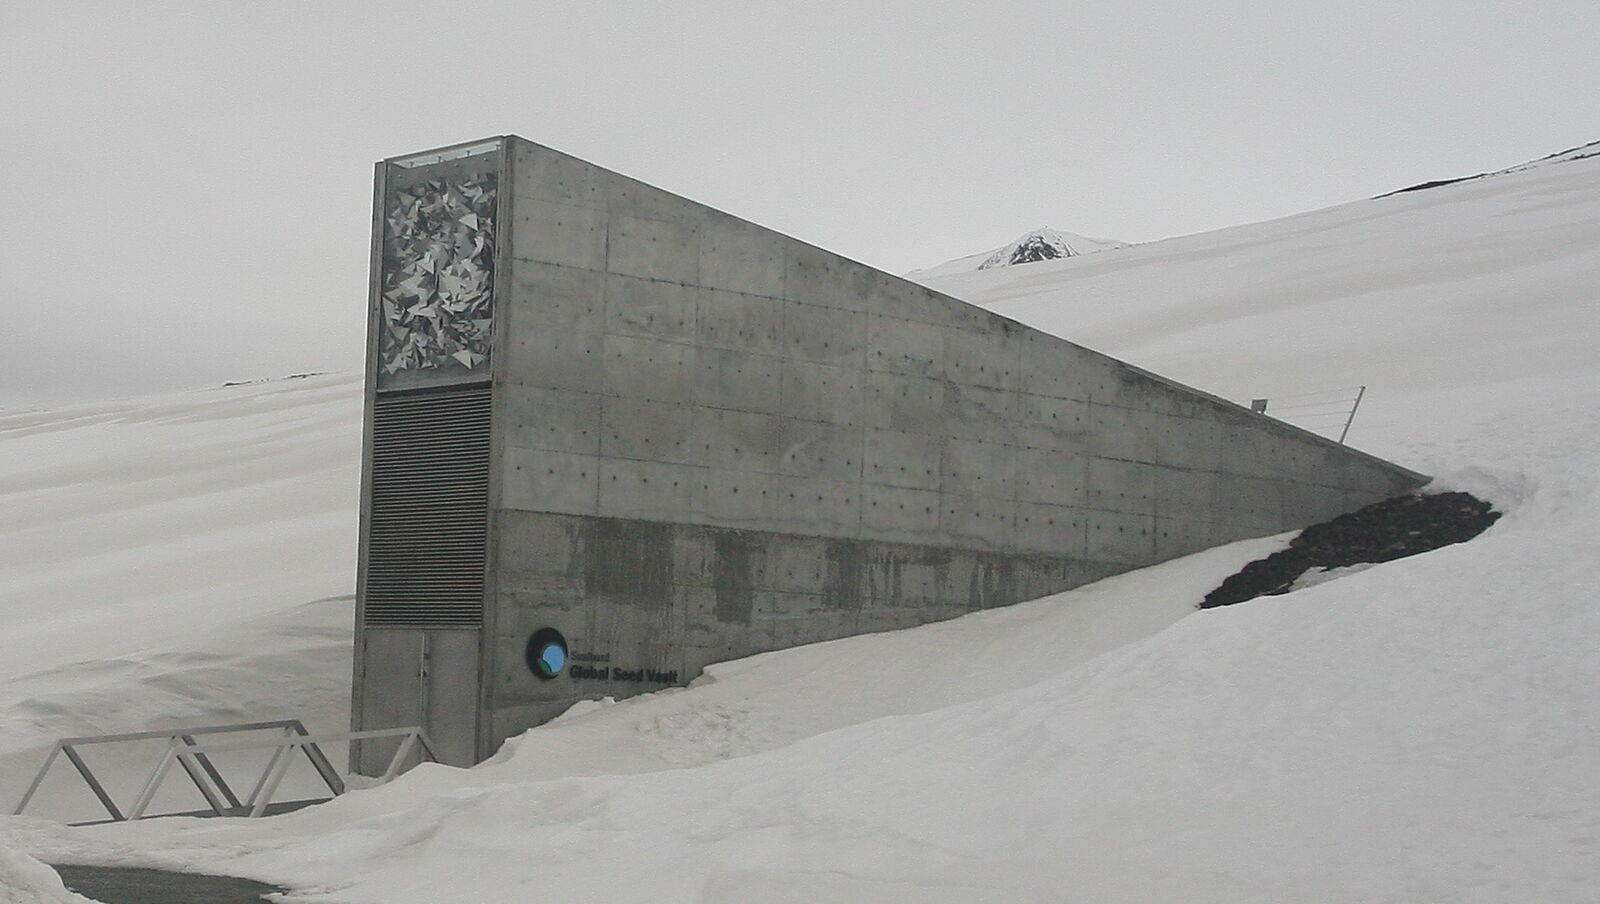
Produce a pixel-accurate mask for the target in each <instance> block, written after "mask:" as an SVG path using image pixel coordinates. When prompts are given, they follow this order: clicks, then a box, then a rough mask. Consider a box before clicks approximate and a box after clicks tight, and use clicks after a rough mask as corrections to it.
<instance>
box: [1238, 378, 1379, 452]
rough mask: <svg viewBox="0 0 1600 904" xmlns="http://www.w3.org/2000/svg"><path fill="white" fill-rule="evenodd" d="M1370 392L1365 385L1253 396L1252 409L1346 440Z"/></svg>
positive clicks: (1332, 437)
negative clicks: (1364, 398) (1365, 397)
mask: <svg viewBox="0 0 1600 904" xmlns="http://www.w3.org/2000/svg"><path fill="white" fill-rule="evenodd" d="M1366 394H1367V387H1365V386H1349V387H1343V388H1340V389H1323V390H1318V391H1317V392H1302V393H1296V394H1294V395H1283V396H1272V397H1270V398H1265V399H1252V400H1251V402H1250V407H1251V409H1253V410H1255V411H1257V412H1260V413H1262V414H1265V415H1268V416H1270V417H1274V418H1277V419H1278V420H1280V421H1284V422H1286V423H1290V424H1293V425H1295V426H1296V427H1300V428H1302V429H1305V430H1309V431H1311V432H1312V433H1316V434H1319V435H1321V436H1326V437H1327V438H1328V439H1331V440H1334V441H1335V442H1339V443H1343V442H1344V441H1345V437H1347V436H1349V435H1350V425H1351V424H1352V423H1354V422H1355V418H1356V410H1357V409H1359V408H1360V407H1361V399H1362V398H1363V397H1364V396H1365V395H1366Z"/></svg>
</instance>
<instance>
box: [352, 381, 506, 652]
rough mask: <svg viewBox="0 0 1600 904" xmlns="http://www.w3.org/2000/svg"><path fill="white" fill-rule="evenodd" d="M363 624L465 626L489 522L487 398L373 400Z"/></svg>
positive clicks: (473, 616)
mask: <svg viewBox="0 0 1600 904" xmlns="http://www.w3.org/2000/svg"><path fill="white" fill-rule="evenodd" d="M370 511H371V516H370V520H369V521H368V529H367V581H366V605H365V608H364V609H363V610H362V611H363V613H364V615H363V621H364V623H365V624H367V625H374V626H382V627H416V628H454V627H462V628H475V627H478V626H479V625H480V624H481V622H482V620H483V592H484V586H483V569H484V556H485V551H486V549H487V548H488V533H487V531H488V519H489V390H488V388H486V387H474V388H471V389H451V390H445V391H437V392H429V393H417V394H405V395H396V394H392V393H379V394H378V396H377V399H376V400H375V402H374V405H373V412H372V506H371V509H370Z"/></svg>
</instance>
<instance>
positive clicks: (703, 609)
mask: <svg viewBox="0 0 1600 904" xmlns="http://www.w3.org/2000/svg"><path fill="white" fill-rule="evenodd" d="M507 141H508V142H509V145H508V149H507V151H508V153H507V162H506V172H505V174H504V175H503V176H502V180H501V195H500V202H499V203H500V205H501V207H500V214H499V215H500V217H501V222H502V226H501V231H500V236H501V239H500V240H501V242H502V244H503V248H502V252H501V254H502V256H501V258H500V259H501V261H502V262H503V264H502V266H505V267H508V268H509V275H506V274H501V276H500V278H499V281H498V283H497V284H498V285H500V286H502V287H504V289H503V291H501V293H500V295H499V297H498V298H497V302H496V314H495V317H496V326H495V330H496V335H495V353H494V359H493V367H494V400H493V406H494V413H493V423H494V427H493V429H494V435H495V451H494V460H493V464H492V468H493V480H494V484H493V486H492V488H491V503H490V504H491V523H490V527H491V531H490V543H491V550H490V562H491V565H490V580H489V591H488V593H489V605H488V606H487V607H486V615H485V625H484V629H485V632H486V633H485V642H484V653H485V662H484V678H485V679H486V682H485V689H484V692H483V693H484V699H483V703H484V706H485V707H486V709H487V711H488V716H489V717H488V718H487V719H485V720H484V721H483V723H482V725H481V727H480V737H479V751H480V755H487V753H489V752H492V750H493V748H494V746H495V745H497V744H498V742H499V741H500V740H501V739H503V738H504V737H507V736H509V735H512V734H515V733H517V732H519V731H521V730H522V729H523V728H526V727H527V726H528V725H530V724H534V723H536V722H538V721H542V720H543V719H545V718H548V717H549V716H551V715H554V714H555V713H557V712H559V711H560V710H561V709H563V708H564V707H566V706H567V705H569V704H570V703H571V702H572V701H574V700H576V699H580V698H583V697H591V696H597V695H600V694H613V695H618V696H621V695H625V694H627V693H631V692H636V691H642V690H648V689H651V688H654V687H659V686H663V685H665V684H672V683H683V682H684V681H687V680H688V679H690V678H692V677H693V676H694V674H696V673H697V672H698V671H699V669H700V668H701V667H703V666H704V665H705V664H707V663H710V662H714V661H718V660H722V659H728V658H733V657H737V656H741V655H746V654H749V653H752V652H756V651H760V650H766V649H773V648H777V647H784V646H791V645H795V644H800V643H806V642H811V641H816V640H822V639H827V638H832V637H838V636H843V635H847V634H853V633H858V632H861V631H871V630H880V629H885V628H893V627H901V626H906V625H911V624H916V623H920V622H925V621H931V620H935V619H940V618H947V617H950V616H953V615H957V614H960V613H961V612H965V611H969V610H971V609H974V608H982V607H986V606H993V605H1005V604H1008V603H1013V602H1017V601H1020V600H1023V599H1028V598H1032V597H1037V596H1040V595H1043V594H1046V593H1050V592H1055V591H1059V590H1063V589H1067V588H1070V587H1073V586H1077V585H1079V584H1082V583H1085V582H1087V581H1091V580H1095V579H1097V578H1099V577H1103V576H1106V575H1109V574H1113V573H1116V572H1119V571H1123V570H1127V569H1131V568H1136V567H1139V566H1143V565H1148V564H1151V563H1153V562H1157V561H1161V560H1163V559H1167V558H1171V557H1173V556H1178V555H1182V554H1185V553H1189V552H1193V551H1196V550H1199V549H1202V548H1205V547H1208V546H1213V545H1216V544H1219V543H1224V542H1228V541H1232V540H1236V539H1241V538H1244V537H1250V536H1258V535H1263V534H1268V533H1273V532H1277V531H1281V530H1284V529H1289V528H1293V527H1298V526H1303V525H1305V524H1308V523H1312V522H1315V521H1318V520H1322V519H1325V518H1328V517H1330V516H1332V515H1335V514H1338V513H1340V512H1344V511H1348V510H1350V509H1353V508H1356V507H1358V506H1360V505H1363V504H1365V503H1368V502H1371V501H1374V500H1377V499H1380V498H1384V497H1387V496H1390V495H1393V494H1395V493H1397V492H1401V491H1405V490H1408V489H1410V488H1412V487H1415V486H1417V485H1418V484H1419V483H1420V478H1419V476H1418V475H1416V474H1414V473H1412V472H1409V471H1406V470H1404V469H1401V468H1398V467H1395V466H1393V465H1390V464H1388V463H1386V462H1383V461H1380V460H1378V459H1375V458H1372V457H1370V456H1367V455H1364V454H1361V453H1359V452H1356V451H1354V450H1351V449H1348V448H1346V447H1341V446H1338V445H1336V444H1333V443H1331V442H1328V441H1326V440H1324V439H1322V438H1320V437H1316V436H1314V435H1311V434H1308V433H1305V432H1303V431H1300V430H1297V429H1295V428H1291V427H1288V426H1286V425H1283V424H1281V423H1279V422H1277V421H1273V420H1270V419H1267V418H1264V417H1261V416H1258V415H1255V414H1252V413H1251V412H1249V411H1247V410H1245V409H1242V408H1240V407H1239V406H1236V405H1233V404H1231V403H1228V402H1225V401H1222V400H1219V399H1216V398H1213V397H1210V396H1207V395H1205V394H1203V393H1199V392H1196V391H1194V390H1191V389H1188V388H1185V387H1182V386H1178V385H1176V384H1173V383H1171V382H1169V381H1166V380H1163V379H1161V378H1159V377H1156V376H1154V375H1151V374H1148V373H1146V372H1143V371H1140V370H1138V369H1136V368H1132V367H1130V366H1128V365H1125V364H1122V363H1120V362H1118V361H1115V360H1113V359H1111V358H1107V357H1105V356H1103V355H1099V354H1096V353H1094V352H1091V351H1088V350H1086V349H1083V348H1081V347H1079V346H1076V345H1073V344H1071V343H1069V342H1065V341H1062V340H1060V339H1057V338H1055V337H1052V336H1049V335H1046V334H1043V333H1040V332H1038V331H1036V330H1032V329H1029V328H1027V327H1024V326H1022V325H1020V324H1018V323H1015V322H1014V321H1010V320H1007V319H1005V318H1003V317H1000V316H997V315H995V314H992V313H990V312H988V311H985V310H982V309H980V308H977V307H974V306H971V305H968V304H965V303H963V302H960V301H958V300H956V299H953V298H949V297H947V296H943V295H940V294H938V293H936V292H933V291H931V290H929V289H926V288H924V287H921V286H918V285H915V284H913V283H909V282H906V281H904V280H901V279H898V278H895V277H893V276H890V275H888V274H885V273H881V272H878V271H874V270H872V269H870V268H867V267H865V266H862V265H860V264H856V263H854V262H851V261H848V260H846V259H844V258H841V257H839V256H837V255H834V254H831V253H829V252H826V251H823V250H821V249H818V248H815V247H812V246H809V245H806V244H804V243H802V242H798V241H795V240H794V239H791V238H788V237H786V236H783V235H780V234H778V233H775V232H772V231H770V230H766V229H763V228H761V227H758V226H755V225H752V224H750V223H747V222H744V221H742V220H739V219H736V218H734V217H731V216H728V215H727V214H724V213H721V212H719V211H716V210H712V209H710V208H707V207H705V206H702V205H699V204H695V203H693V202H690V201H687V200H685V199H683V198H679V197H676V196H674V195H671V194H668V193H666V192H663V191H661V190H659V189H656V188H653V187H650V186H647V185H644V184H642V183H640V182H637V181H635V180H632V179H628V178H625V177H623V176H620V175H617V174H615V173H611V172H609V171H606V170H603V169H600V168H598V167H595V166H592V165H590V164H587V163H585V162H583V161H581V160H578V159H576V158H573V157H570V156H566V155H563V154H560V153H558V152H555V151H552V150H549V149H546V148H543V147H540V146H538V145H535V144H532V143H530V142H526V141H523V140H521V139H516V138H509V139H507ZM541 627H553V628H556V629H557V630H560V631H562V632H563V633H564V634H565V635H566V637H567V638H568V640H569V642H570V648H571V653H572V654H573V664H574V666H579V667H581V669H569V674H565V675H563V676H561V677H558V678H556V679H553V680H540V679H538V678H536V677H535V676H534V675H533V674H532V673H531V672H530V670H529V669H528V668H527V666H526V665H525V664H524V662H523V659H522V656H523V644H524V643H525V642H526V640H527V638H528V636H529V635H530V633H531V632H532V631H533V630H536V629H537V628H541ZM613 670H616V671H615V672H613ZM591 672H594V673H602V672H603V673H604V674H605V675H606V676H607V677H605V678H584V677H575V676H576V675H580V674H589V673H591ZM613 674H615V675H620V676H621V677H620V678H612V677H610V676H612V675H613Z"/></svg>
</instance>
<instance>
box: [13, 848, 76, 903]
mask: <svg viewBox="0 0 1600 904" xmlns="http://www.w3.org/2000/svg"><path fill="white" fill-rule="evenodd" d="M0 901H4V902H6V904H85V902H87V904H93V902H92V901H90V900H89V899H88V898H85V897H84V896H82V895H76V894H73V893H72V892H70V891H67V887H66V886H65V885H62V884H61V877H60V876H58V875H56V871H55V870H53V869H51V868H50V867H49V866H47V865H46V864H43V863H40V862H39V861H37V860H35V859H33V858H32V857H29V856H28V855H27V854H24V853H22V852H21V851H19V850H16V849H14V848H11V847H7V846H5V845H0Z"/></svg>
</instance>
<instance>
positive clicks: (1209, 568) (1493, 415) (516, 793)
mask: <svg viewBox="0 0 1600 904" xmlns="http://www.w3.org/2000/svg"><path fill="white" fill-rule="evenodd" d="M1597 224H1600V158H1594V159H1568V160H1565V161H1562V162H1558V163H1554V164H1552V165H1547V166H1540V167H1534V168H1531V169H1527V170H1524V171H1520V172H1513V173H1507V174H1504V175H1498V176H1494V177H1491V178H1485V179H1481V180H1473V181H1471V182H1466V183H1458V184H1455V185H1448V186H1443V187H1440V188H1435V189H1431V190H1428V191H1420V192H1409V193H1404V194H1401V195H1396V196H1392V197H1388V198H1383V199H1377V200H1371V201H1363V202H1357V203H1354V204H1350V205H1345V206H1343V207H1339V208H1334V209H1331V210H1327V211H1319V212H1316V213H1311V214H1305V215H1302V216H1298V217H1291V218H1288V219H1286V220H1280V221H1275V222H1272V223H1264V224H1256V225H1252V226H1245V227H1239V228H1236V229H1230V230H1222V231H1219V232H1215V233H1210V234H1206V235H1201V236H1191V237H1187V238H1183V239H1175V240H1170V241H1167V242H1161V243H1157V244H1153V245H1146V246H1139V247H1136V248H1130V249H1124V250H1122V251H1119V252H1117V253H1116V254H1114V255H1103V256H1091V257H1083V258H1074V259H1069V260H1066V261H1058V262H1043V263H1038V264H1034V265H1030V266H1028V267H1022V268H1002V269H998V270H990V271H985V272H984V273H981V274H972V275H966V276H955V277H950V278H949V279H948V281H947V282H945V283H942V284H941V285H942V287H944V288H946V289H947V290H955V291H958V292H959V293H961V294H963V295H966V296H967V297H971V298H973V299H974V300H977V301H980V302H982V303H985V304H989V305H991V306H992V307H993V308H994V309H995V310H997V311H1000V312H1001V313H1004V314H1007V315H1009V316H1013V317H1017V318H1018V319H1022V320H1025V321H1027V322H1030V323H1033V324H1035V325H1039V326H1042V327H1044V328H1047V329H1051V330H1052V331H1055V332H1059V333H1061V334H1062V335H1066V336H1068V337H1069V338H1073V339H1074V340H1076V341H1080V342H1083V343H1084V344H1087V345H1090V346H1091V347H1095V348H1098V349H1100V350H1103V351H1106V352H1109V353H1112V354H1116V355H1119V356H1121V357H1124V358H1127V359H1129V360H1132V361H1133V362H1134V363H1136V364H1139V365H1141V366H1145V367H1149V368H1151V369H1153V370H1156V371H1158V372H1162V373H1164V374H1167V375H1170V376H1173V377H1175V378H1177V379H1180V380H1184V381H1186V382H1191V383H1193V384H1194V385H1197V386H1199V387H1200V388H1203V389H1207V390H1210V391H1214V392H1217V393H1219V394H1223V395H1230V396H1234V397H1248V396H1249V395H1251V394H1252V393H1255V394H1266V392H1264V391H1261V389H1260V388H1261V387H1263V386H1267V387H1269V388H1271V389H1270V391H1273V392H1277V391H1283V392H1289V391H1304V390H1311V389H1317V388H1322V387H1323V386H1326V385H1337V386H1343V385H1354V384H1357V383H1365V384H1368V385H1369V386H1371V387H1372V388H1371V390H1370V396H1369V403H1364V405H1363V413H1362V416H1361V418H1359V419H1358V421H1357V428H1356V430H1355V431H1354V432H1353V433H1352V439H1353V441H1355V442H1357V443H1358V444H1359V445H1361V446H1363V447H1364V448H1368V449H1371V450H1373V451H1376V452H1379V453H1380V454H1387V455H1390V456H1393V457H1395V458H1397V459H1398V460H1400V461H1401V462H1402V463H1404V464H1407V465H1410V466H1413V467H1416V468H1419V469H1421V470H1424V471H1428V472H1430V473H1434V474H1437V475H1440V480H1439V484H1440V485H1443V486H1448V487H1451V488H1463V489H1469V490H1472V491H1474V492H1477V493H1479V494H1481V495H1485V496H1487V497H1488V498H1490V499H1492V500H1493V501H1494V502H1495V503H1496V504H1497V505H1498V506H1499V507H1500V508H1501V509H1502V510H1503V511H1504V512H1505V513H1506V514H1505V517H1503V518H1502V519H1501V520H1500V521H1499V522H1498V523H1497V524H1496V525H1495V526H1494V527H1492V528H1491V529H1490V530H1489V531H1488V532H1487V533H1485V534H1484V535H1483V536H1481V537H1480V538H1478V539H1476V540H1474V541H1472V542H1471V543H1468V544H1464V545H1460V546H1455V547H1448V548H1445V549H1442V550H1438V551H1436V552H1433V553H1429V554H1426V555H1423V556H1418V557H1415V558H1412V559H1406V560H1401V561H1398V562H1392V563H1388V564H1385V565H1381V566H1377V567H1373V568H1368V569H1365V570H1360V571H1356V572H1353V573H1349V574H1347V575H1346V576H1344V577H1339V578H1337V579H1333V580H1328V581H1325V582H1322V583H1319V584H1316V585H1315V586H1311V587H1307V588H1306V589H1303V590H1299V591H1297V592H1295V593H1293V594H1290V595H1288V596H1284V597H1274V598H1267V599H1261V600H1257V601H1253V602H1251V603H1247V604H1243V605H1239V606H1232V607H1227V608H1223V609H1216V610H1209V611H1206V612H1193V611H1191V610H1190V608H1189V607H1190V606H1192V605H1193V602H1194V601H1196V600H1197V599H1198V598H1199V597H1200V596H1201V595H1203V594H1204V593H1205V591H1207V590H1209V589H1211V587H1213V586H1214V585H1215V583H1216V582H1217V580H1219V579H1220V577H1221V576H1223V575H1225V574H1227V573H1229V572H1231V571H1232V570H1234V569H1235V568H1237V567H1238V565H1240V564H1242V563H1243V562H1244V561H1247V560H1249V559H1251V558H1254V557H1257V556H1259V555H1262V554H1264V553H1265V552H1267V551H1270V550H1271V549H1273V548H1276V546H1277V544H1279V543H1281V542H1282V538H1277V539H1265V540H1256V541H1249V542H1247V543H1243V544H1235V545H1233V546H1229V547H1224V548H1221V549H1217V550H1210V551H1207V552H1205V553H1201V554H1199V555H1197V556H1193V557H1188V558H1186V559H1181V560H1177V561H1174V562H1169V563H1165V564H1163V565H1160V566H1157V567H1155V568H1151V569H1145V570H1143V571H1140V572H1136V573H1132V574H1128V575H1123V576H1119V577H1118V578H1114V579H1111V580H1109V581H1104V582H1101V583H1099V584H1096V585H1093V586H1090V587H1086V588H1080V589H1079V590H1076V591H1073V592H1070V593H1067V594H1061V595H1058V596H1056V597H1052V598H1048V599H1046V600H1040V601H1035V602H1033V603H1028V604H1024V605H1022V606H1018V607H1014V608H1011V609H1008V610H1001V611H995V612H987V613H979V614H975V615H973V616H969V617H967V618H963V619H959V620H956V621H953V622H947V623H943V624H938V625H930V626H925V627H922V628H917V629H912V630H908V631H902V632H895V633H892V634H884V635H874V636H867V637H859V638H850V639H846V640H841V641H835V642H832V643H828V644H819V645H815V646H811V647H805V648H799V649H795V650H787V651H780V652H777V653H771V654H766V655H763V656H759V657H754V658H751V659H748V660H744V661H741V662H737V663H729V664H725V665H722V666H719V667H717V668H715V669H713V670H712V672H711V673H710V675H709V677H708V678H707V679H705V680H702V681H701V682H699V683H697V685H696V686H694V687H691V688H689V689H687V690H677V691H671V692H665V693H660V694H654V695H649V696H646V697H641V698H635V699H631V700H628V701H624V702H622V703H617V704H612V705H593V706H588V707H585V708H584V709H583V710H582V711H579V712H574V713H570V714H568V715H567V716H566V717H563V718H562V719H560V720H557V721H556V722H555V723H552V724H551V725H549V726H545V727H542V728H539V729H535V730H533V731H531V732H529V733H527V734H525V735H524V736H523V737H521V738H519V739H516V740H515V741H514V742H512V743H511V744H509V745H508V747H507V749H505V750H504V751H503V752H502V754H501V755H500V756H499V757H497V758H496V759H495V760H494V761H492V762H491V763H488V764H485V765H484V766H481V767H479V768H477V769H474V770H452V769H446V768H442V767H423V768H419V769H417V770H415V771H413V772H412V773H411V774H409V775H408V776H406V777H404V778H403V779H402V780H400V781H399V782H397V783H395V784H393V785H390V786H388V787H385V788H381V789H376V790H372V791H365V792H358V793H355V794H351V795H347V796H346V797H344V798H342V799H341V800H339V801H337V802H335V803H333V804H329V805H326V806H323V807H317V808H312V809H310V810H305V811H301V812H299V813H296V814H292V815H289V816H284V817H279V818H275V819H272V820H266V821H263V822H259V823H254V824H249V823H241V822H236V821H228V822H225V821H216V820H161V821H155V822H150V823H144V824H137V825H126V824H125V825H119V826H108V827H101V828H96V829H92V830H65V829H62V828H59V827H57V826H55V825H53V824H49V823H45V822H42V821H36V820H28V819H20V820H18V819H13V820H8V821H4V822H0V844H9V845H11V846H13V847H20V848H22V849H25V850H27V851H28V852H30V853H32V854H33V855H35V856H40V857H45V858H71V859H77V860H83V861H86V862H131V863H162V864H167V865H172V866H177V867H186V868H206V869H210V870H213V871H223V872H235V873H238V874H241V875H248V876H252V877H255V878H260V879H264V880H269V881H273V882H277V883H281V884H286V885H290V886H293V887H296V888H297V889H298V890H299V891H298V892H297V894H296V895H295V896H294V897H293V898H292V900H297V901H329V902H368V901H370V902H386V904H406V902H423V901H442V900H472V901H522V900H526V899H528V898H530V897H541V898H542V897H560V898H570V899H583V900H597V901H614V902H625V901H647V900H648V901H653V902H656V901H705V902H747V901H763V902H767V901H773V902H782V901H801V900H805V901H813V900H818V899H841V900H862V901H887V902H894V901H916V902H944V901H950V902H955V901H1008V902H1014V901H1023V902H1027V901H1040V902H1055V901H1072V900H1082V901H1152V902H1154V901H1162V902H1164V901H1179V900H1181V901H1185V902H1218V904H1221V902H1228V904H1238V902H1263V904H1265V902H1282V901H1297V902H1307V901H1318V902H1320V901H1326V902H1345V901H1395V902H1401V901H1405V902H1413V901H1473V902H1488V901H1503V902H1525V901H1563V902H1565V901H1573V902H1576V901H1588V900H1593V899H1594V895H1595V892H1594V889H1595V887H1596V886H1597V884H1600V784H1597V783H1596V782H1595V781H1594V776H1595V775H1600V657H1597V656H1596V655H1595V638H1596V637H1600V606H1596V605H1595V600H1596V599H1600V578H1597V577H1596V575H1595V572H1594V569H1593V567H1592V565H1591V564H1590V558H1591V557H1592V549H1593V539H1592V538H1593V536H1594V533H1595V528H1596V526H1597V524H1600V493H1597V485H1596V484H1597V478H1596V476H1595V475H1596V473H1597V470H1600V469H1597V465H1600V362H1597V361H1596V360H1595V356H1593V355H1592V353H1589V351H1588V350H1589V349H1592V348H1593V347H1595V344H1596V342H1597V341H1600V241H1596V239H1597V238H1600V235H1597V230H1600V225H1597ZM1353 262H1358V264H1359V265H1356V264H1354V263H1353ZM1276 387H1282V389H1281V390H1280V389H1278V388H1276ZM1368 404H1370V406H1371V408H1370V410H1369V408H1368ZM63 680H64V679H63Z"/></svg>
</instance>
